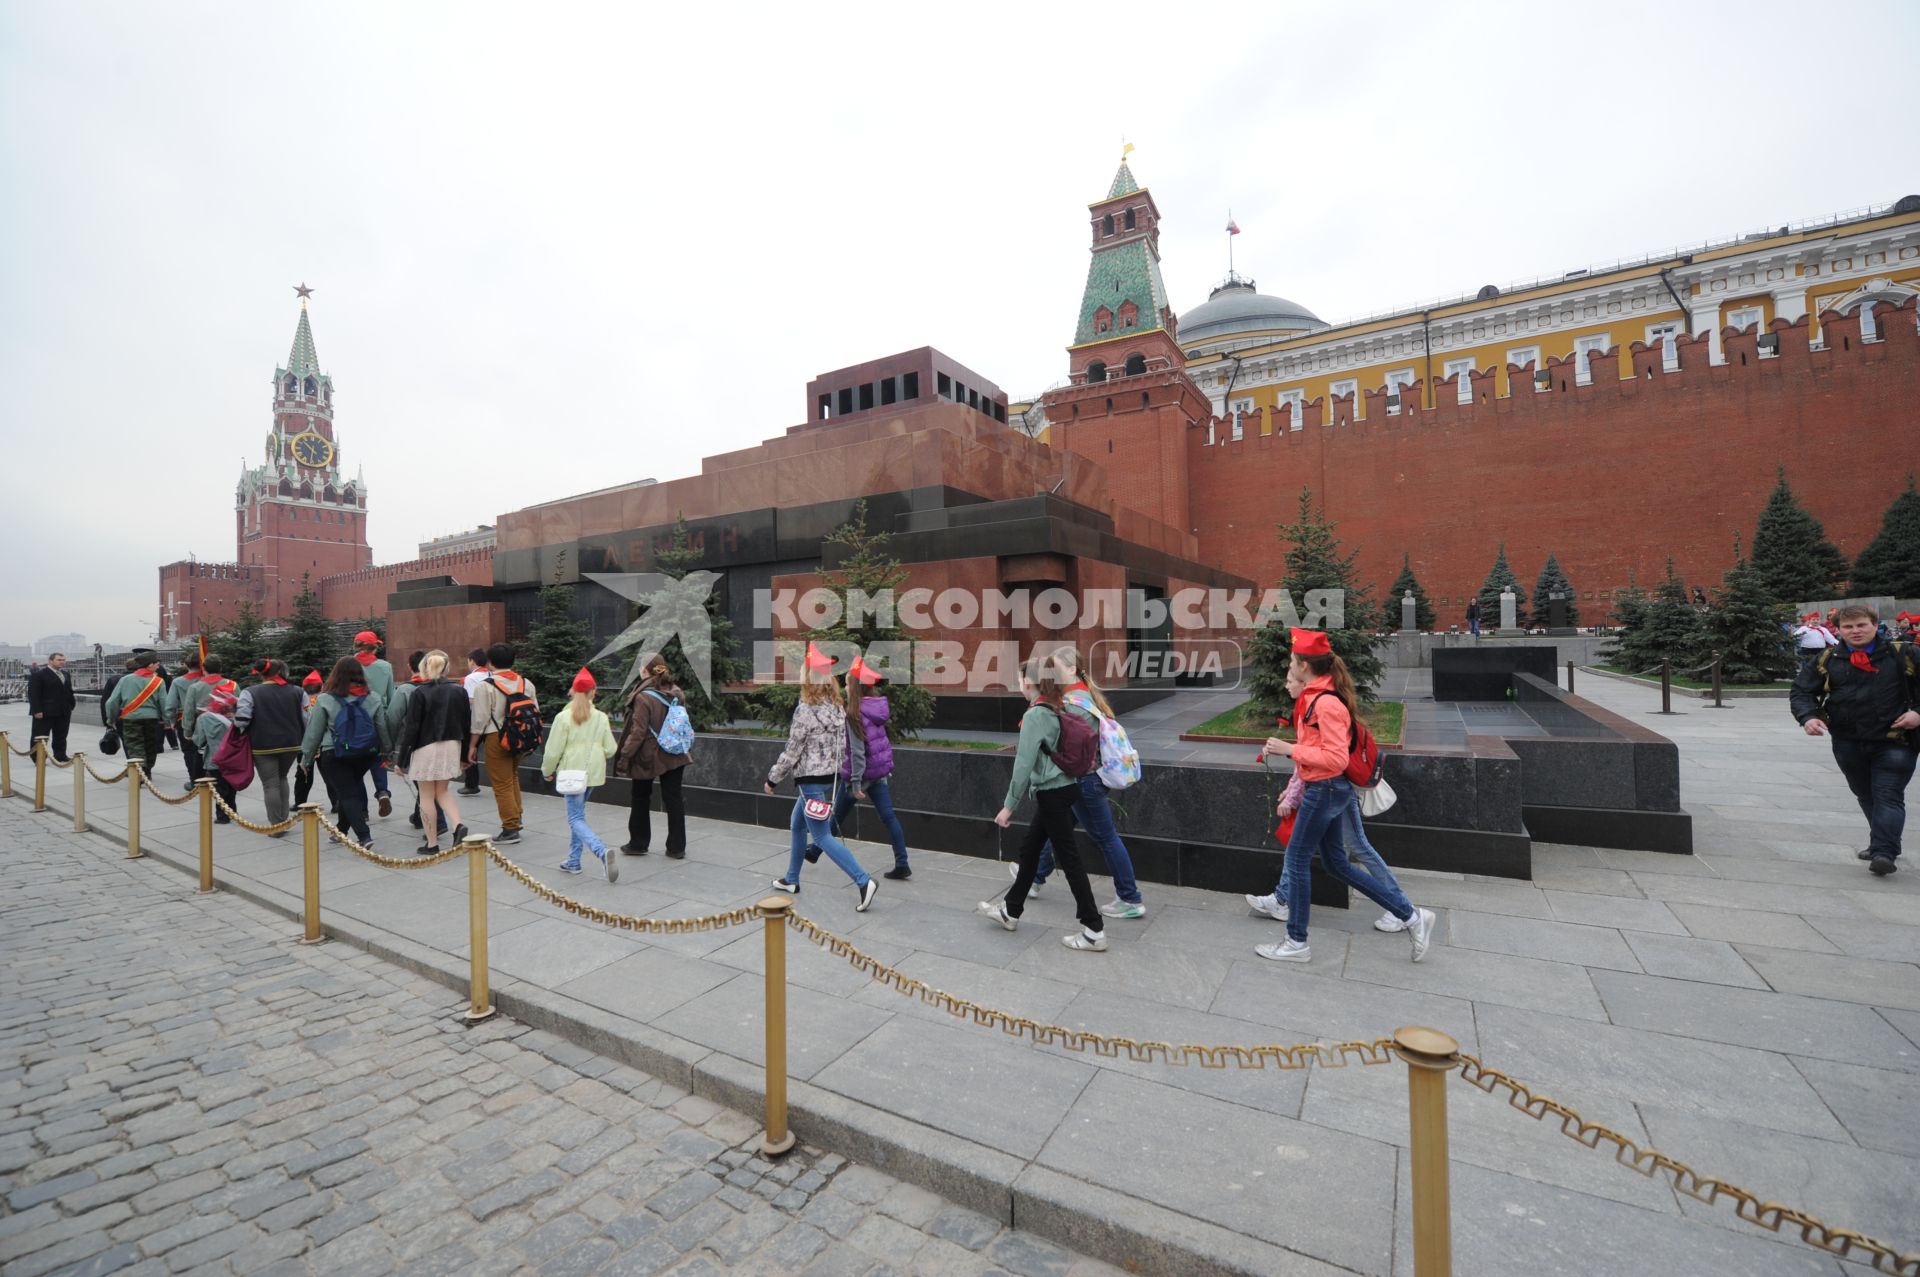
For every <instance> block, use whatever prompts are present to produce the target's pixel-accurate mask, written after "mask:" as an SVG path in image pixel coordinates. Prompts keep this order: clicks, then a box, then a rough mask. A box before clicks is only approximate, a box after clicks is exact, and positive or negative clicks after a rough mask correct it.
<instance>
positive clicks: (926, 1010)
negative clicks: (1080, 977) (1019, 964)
mask: <svg viewBox="0 0 1920 1277" xmlns="http://www.w3.org/2000/svg"><path fill="white" fill-rule="evenodd" d="M897 965H898V967H899V969H900V971H901V972H902V973H903V974H906V975H909V976H912V977H913V978H914V979H916V980H919V981H922V982H924V983H925V984H928V985H930V986H932V987H933V988H935V989H939V990H941V991H943V992H945V993H948V994H951V995H952V996H954V997H956V998H961V999H964V1000H965V1001H968V1002H975V1003H979V1004H980V1005H982V1006H990V1007H995V1008H997V1009H999V1010H1001V1011H1005V1012H1007V1013H1008V1014H1009V1015H1022V1016H1025V1017H1027V1018H1028V1019H1030V1020H1042V1021H1049V1022H1052V1021H1057V1020H1058V1019H1059V1016H1060V1013H1061V1011H1063V1010H1064V1009H1065V1008H1066V1006H1067V1004H1068V1003H1070V1002H1072V1001H1073V1000H1074V998H1075V997H1077V996H1078V995H1079V993H1080V989H1079V987H1078V986H1077V985H1071V984H1067V983H1065V982H1063V981H1060V980H1051V979H1047V978H1045V977H1043V976H1031V975H1023V974H1021V973H1020V972H1017V971H1006V970H1003V969H1001V968H999V967H995V966H987V965H984V964H982V963H978V962H968V961H966V960H965V959H962V958H949V957H947V956H946V955H945V954H940V953H914V954H909V955H908V956H907V957H906V958H904V959H902V960H901V961H900V962H899V963H898V964H897ZM854 1001H856V1002H858V1003H860V1004H861V1005H863V1006H870V1007H873V1008H874V1009H875V1010H879V1011H892V1012H895V1013H896V1014H899V1015H905V1016H912V1017H914V1018H915V1019H921V1020H932V1021H934V1022H936V1023H939V1024H949V1023H952V1022H953V1020H954V1017H953V1016H952V1015H951V1014H949V1013H948V1012H946V1011H943V1010H941V1009H940V1008H938V1007H935V1006H932V1005H930V1004H928V1003H926V1002H924V1001H922V1000H921V999H919V998H917V997H907V996H905V995H903V994H902V993H900V992H899V990H897V989H895V988H893V987H892V986H891V985H885V984H881V983H879V982H878V981H874V980H868V981H867V982H866V987H864V988H863V989H861V990H860V991H859V992H858V993H857V994H855V995H854Z"/></svg>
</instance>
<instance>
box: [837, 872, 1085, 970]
mask: <svg viewBox="0 0 1920 1277" xmlns="http://www.w3.org/2000/svg"><path fill="white" fill-rule="evenodd" d="M835 872H838V871H837V870H836V871H835ZM801 900H802V901H803V902H805V901H806V900H807V897H806V895H805V894H804V893H803V894H802V896H801ZM800 908H801V909H802V911H803V912H806V913H808V914H810V915H811V914H813V913H814V910H813V908H812V906H811V905H810V904H808V903H802V905H801V906H800ZM860 916H861V917H862V918H864V919H865V920H866V921H865V923H864V925H863V926H862V927H861V928H860V931H859V933H858V934H856V935H855V936H853V937H850V938H851V939H853V940H854V942H855V943H856V944H859V945H860V946H861V947H862V948H865V947H866V946H867V945H868V944H874V945H881V946H892V947H894V948H896V949H902V948H904V949H907V950H924V951H926V952H929V953H939V954H945V955H946V956H948V957H951V958H964V959H965V960H967V961H968V962H976V963H981V964H983V965H987V966H997V967H1006V966H1011V965H1012V963H1013V961H1014V959H1016V958H1018V957H1019V956H1020V955H1021V954H1022V953H1024V952H1025V951H1026V950H1027V948H1028V947H1029V946H1031V945H1035V944H1038V943H1039V942H1040V941H1042V940H1043V939H1045V938H1046V935H1047V933H1048V931H1049V930H1050V928H1048V927H1046V926H1043V925H1041V924H1042V923H1043V922H1044V921H1045V920H1046V915H1044V914H1040V913H1036V912H1035V911H1033V910H1031V909H1030V910H1029V911H1028V914H1027V917H1026V918H1024V919H1022V921H1021V924H1020V929H1019V930H1018V931H1015V932H1011V933H1009V932H1006V931H1002V930H1001V929H1000V928H999V927H998V926H996V925H994V924H993V923H992V922H990V921H988V920H987V919H985V918H982V917H978V916H976V915H975V914H974V913H973V912H972V911H971V910H969V911H967V912H964V913H963V912H960V911H957V910H954V909H940V908H935V907H933V906H931V905H923V904H919V903H917V902H912V901H909V902H906V903H900V904H896V903H892V902H888V903H887V904H886V906H885V907H884V908H883V907H882V905H881V903H880V902H879V901H876V902H875V903H874V906H873V910H872V912H871V913H869V914H862V915H860ZM823 925H825V922H824V919H823ZM836 930H838V928H836ZM841 934H843V935H844V934H846V933H845V932H844V931H842V932H841ZM1055 943H1057V942H1055Z"/></svg>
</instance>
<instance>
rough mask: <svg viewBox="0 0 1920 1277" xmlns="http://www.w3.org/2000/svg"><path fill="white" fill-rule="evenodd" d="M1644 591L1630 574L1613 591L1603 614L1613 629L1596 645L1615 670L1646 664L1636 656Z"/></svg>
mask: <svg viewBox="0 0 1920 1277" xmlns="http://www.w3.org/2000/svg"><path fill="white" fill-rule="evenodd" d="M1647 602H1648V600H1647V592H1646V591H1645V590H1643V589H1641V588H1640V584H1639V582H1637V581H1635V580H1634V579H1633V577H1632V576H1631V575H1629V576H1628V577H1627V588H1626V589H1624V590H1622V591H1620V593H1618V594H1616V595H1615V596H1614V599H1613V610H1612V611H1611V612H1609V613H1608V614H1607V619H1608V620H1610V621H1612V622H1613V624H1614V626H1615V629H1614V631H1613V633H1611V634H1609V635H1607V641H1606V643H1605V644H1604V645H1603V646H1602V647H1601V649H1600V659H1601V660H1602V661H1604V662H1605V663H1606V664H1608V665H1611V666H1612V667H1613V668H1615V669H1618V670H1626V671H1628V672H1630V673H1632V672H1637V671H1639V670H1643V669H1645V668H1646V666H1645V665H1644V664H1642V663H1641V662H1640V660H1639V656H1640V652H1639V650H1638V645H1639V638H1638V635H1639V632H1640V628H1641V626H1643V625H1644V624H1646V620H1647Z"/></svg>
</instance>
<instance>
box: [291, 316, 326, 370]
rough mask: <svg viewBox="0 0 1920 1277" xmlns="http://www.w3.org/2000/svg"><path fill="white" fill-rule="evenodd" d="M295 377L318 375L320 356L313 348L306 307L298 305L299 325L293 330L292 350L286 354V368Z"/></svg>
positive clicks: (311, 331) (311, 329)
mask: <svg viewBox="0 0 1920 1277" xmlns="http://www.w3.org/2000/svg"><path fill="white" fill-rule="evenodd" d="M286 370H287V371H288V372H290V373H292V374H293V375H294V376H296V377H308V376H312V377H318V376H319V375H320V356H319V355H317V354H315V353H314V350H313V328H312V326H311V325H309V324H308V323H307V308H306V306H305V305H302V306H301V307H300V326H299V327H298V328H295V329H294V330H293V350H292V352H291V353H290V354H288V356H287V369H286Z"/></svg>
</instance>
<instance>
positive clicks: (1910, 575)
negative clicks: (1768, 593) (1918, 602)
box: [1788, 474, 1920, 602]
mask: <svg viewBox="0 0 1920 1277" xmlns="http://www.w3.org/2000/svg"><path fill="white" fill-rule="evenodd" d="M1852 589H1853V593H1854V594H1856V595H1860V596H1861V597H1865V598H1871V597H1876V596H1880V595H1885V596H1888V597H1891V598H1895V599H1914V598H1920V493H1917V492H1915V491H1914V489H1913V476H1912V475H1911V474H1909V475H1908V476H1907V488H1906V491H1904V492H1902V493H1901V494H1900V495H1899V496H1897V497H1895V498H1894V499H1893V504H1892V505H1890V506H1888V507H1887V512H1886V514H1885V515H1883V516H1882V517H1881V519H1880V531H1879V533H1878V534H1877V535H1876V536H1875V537H1874V538H1873V540H1871V541H1869V542H1868V543H1867V548H1866V549H1864V550H1862V551H1860V557H1859V558H1858V559H1857V560H1855V562H1854V565H1853V586H1852ZM1788 601H1789V602H1796V601H1797V600H1788Z"/></svg>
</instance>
